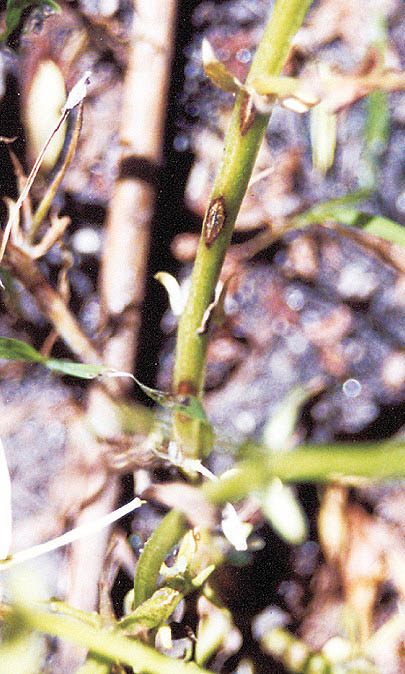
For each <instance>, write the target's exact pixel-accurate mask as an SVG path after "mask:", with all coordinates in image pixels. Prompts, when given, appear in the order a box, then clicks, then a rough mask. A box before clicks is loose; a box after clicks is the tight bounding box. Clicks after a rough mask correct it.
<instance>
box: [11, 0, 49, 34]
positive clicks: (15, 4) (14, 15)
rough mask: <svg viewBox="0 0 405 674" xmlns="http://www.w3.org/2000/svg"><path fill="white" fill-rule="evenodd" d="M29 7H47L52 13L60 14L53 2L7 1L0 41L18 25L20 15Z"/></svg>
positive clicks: (36, 0)
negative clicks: (4, 27) (4, 25)
mask: <svg viewBox="0 0 405 674" xmlns="http://www.w3.org/2000/svg"><path fill="white" fill-rule="evenodd" d="M29 7H48V8H50V9H51V10H53V11H54V12H60V7H59V5H58V3H57V2H55V1H54V0H7V7H6V30H5V31H4V32H3V33H2V34H1V35H0V40H7V38H8V37H10V35H11V33H12V32H13V31H14V30H15V29H16V28H17V26H18V24H19V23H20V19H21V15H22V13H23V11H24V10H25V9H28V8H29Z"/></svg>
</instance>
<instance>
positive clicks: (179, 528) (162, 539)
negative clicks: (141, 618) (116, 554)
mask: <svg viewBox="0 0 405 674" xmlns="http://www.w3.org/2000/svg"><path fill="white" fill-rule="evenodd" d="M187 530H188V525H187V523H186V521H185V519H184V517H183V515H182V514H181V513H179V512H177V511H176V510H171V511H170V512H168V513H167V515H165V517H164V518H163V520H162V521H161V523H160V524H159V526H158V527H157V529H155V531H154V532H153V534H152V535H151V536H150V538H148V540H147V542H146V543H145V547H144V549H143V551H142V554H141V556H140V558H139V561H138V564H137V565H136V572H135V578H134V593H135V597H134V609H136V608H137V607H138V606H140V604H143V602H144V601H146V600H147V599H149V598H150V597H151V596H152V594H153V593H154V591H155V589H156V584H157V580H158V576H159V571H160V567H161V566H162V564H163V562H164V561H165V559H166V557H167V555H168V554H169V552H170V550H171V549H172V548H173V546H174V545H176V543H178V541H179V540H180V538H181V537H182V536H183V535H184V534H185V533H186V531H187Z"/></svg>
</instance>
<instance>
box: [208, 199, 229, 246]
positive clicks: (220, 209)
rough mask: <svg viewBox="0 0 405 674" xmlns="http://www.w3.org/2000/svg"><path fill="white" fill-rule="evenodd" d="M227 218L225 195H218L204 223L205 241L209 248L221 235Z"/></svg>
mask: <svg viewBox="0 0 405 674" xmlns="http://www.w3.org/2000/svg"><path fill="white" fill-rule="evenodd" d="M225 220H226V210H225V200H224V198H223V197H217V198H216V199H214V200H213V201H212V203H211V205H210V207H209V209H208V213H207V217H206V220H205V223H204V242H205V245H206V246H207V248H210V247H211V246H212V244H213V243H214V241H216V239H217V238H218V236H219V235H220V233H221V231H222V229H223V227H224V225H225Z"/></svg>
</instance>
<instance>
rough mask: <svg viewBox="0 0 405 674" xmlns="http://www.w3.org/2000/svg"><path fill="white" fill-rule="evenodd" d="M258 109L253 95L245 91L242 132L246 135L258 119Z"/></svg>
mask: <svg viewBox="0 0 405 674" xmlns="http://www.w3.org/2000/svg"><path fill="white" fill-rule="evenodd" d="M256 115H257V110H256V106H255V104H254V102H253V96H251V95H250V94H248V93H245V95H244V97H243V100H242V104H241V106H240V132H241V135H242V136H245V135H246V133H247V132H248V131H249V129H250V127H251V126H252V124H253V122H254V120H255V119H256Z"/></svg>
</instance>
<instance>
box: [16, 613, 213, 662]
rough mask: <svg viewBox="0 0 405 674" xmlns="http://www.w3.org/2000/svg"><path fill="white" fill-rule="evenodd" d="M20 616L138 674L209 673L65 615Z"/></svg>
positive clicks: (50, 632) (35, 626)
mask: <svg viewBox="0 0 405 674" xmlns="http://www.w3.org/2000/svg"><path fill="white" fill-rule="evenodd" d="M19 611H21V617H22V619H23V620H24V622H25V623H27V624H28V625H29V626H30V627H31V628H32V629H35V630H40V631H41V632H46V633H47V634H52V635H53V636H56V637H60V638H62V639H69V640H70V641H73V642H74V643H76V644H78V645H79V646H84V647H85V648H87V649H88V650H89V651H91V652H92V653H93V654H94V655H95V657H97V656H99V657H100V658H106V659H108V660H110V661H112V662H121V663H123V664H125V665H128V666H129V667H132V668H133V669H134V671H135V672H148V673H149V674H208V673H207V670H206V669H202V668H201V667H198V666H197V665H196V664H194V663H185V662H183V661H181V660H174V659H172V658H169V657H168V656H166V655H162V654H161V653H159V652H158V651H156V650H154V649H153V648H150V647H149V646H145V645H144V644H142V643H140V642H137V641H133V640H131V639H129V638H127V637H124V636H121V635H120V634H117V633H114V632H109V631H107V630H103V631H100V630H99V629H96V628H94V627H92V626H90V625H86V624H84V623H83V622H79V621H76V620H73V619H70V618H65V617H63V616H59V615H54V614H50V613H45V612H43V611H39V610H36V609H34V608H30V607H25V606H24V607H20V608H19Z"/></svg>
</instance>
